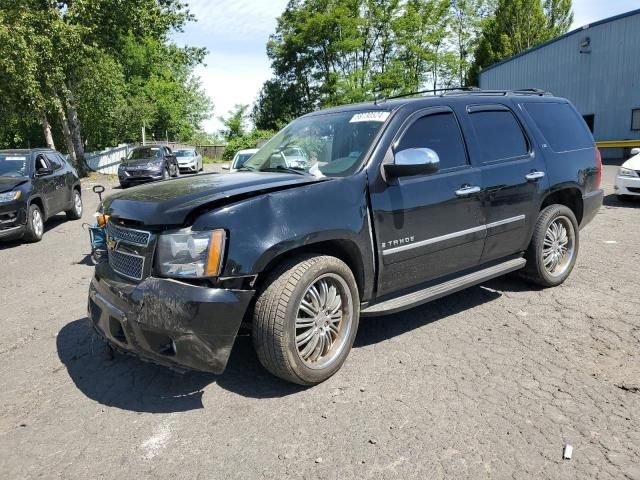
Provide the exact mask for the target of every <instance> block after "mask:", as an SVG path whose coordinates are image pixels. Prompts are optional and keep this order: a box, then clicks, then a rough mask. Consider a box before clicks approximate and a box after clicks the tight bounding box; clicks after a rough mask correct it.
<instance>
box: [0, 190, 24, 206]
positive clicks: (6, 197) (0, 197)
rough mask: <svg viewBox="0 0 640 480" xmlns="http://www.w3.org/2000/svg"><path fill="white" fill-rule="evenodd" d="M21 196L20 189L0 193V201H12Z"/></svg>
mask: <svg viewBox="0 0 640 480" xmlns="http://www.w3.org/2000/svg"><path fill="white" fill-rule="evenodd" d="M21 196H22V192H21V191H20V190H18V191H17V192H6V193H0V203H6V202H13V201H14V200H18V199H19V198H20V197H21Z"/></svg>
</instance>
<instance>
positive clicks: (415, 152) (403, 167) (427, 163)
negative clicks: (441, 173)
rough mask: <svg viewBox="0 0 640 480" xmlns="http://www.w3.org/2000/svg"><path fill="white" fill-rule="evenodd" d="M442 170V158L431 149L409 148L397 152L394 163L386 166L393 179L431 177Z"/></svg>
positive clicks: (387, 172)
mask: <svg viewBox="0 0 640 480" xmlns="http://www.w3.org/2000/svg"><path fill="white" fill-rule="evenodd" d="M439 169H440V157H439V156H438V154H437V153H436V152H435V151H434V150H431V149H430V148H409V149H407V150H402V151H400V152H397V153H396V154H395V157H394V163H388V164H385V165H384V171H385V173H386V174H387V176H389V177H391V178H397V177H410V176H415V175H429V174H432V173H436V172H437V171H438V170H439Z"/></svg>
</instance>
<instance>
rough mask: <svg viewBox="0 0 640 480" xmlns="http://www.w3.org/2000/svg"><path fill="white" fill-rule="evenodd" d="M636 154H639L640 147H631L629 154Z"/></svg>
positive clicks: (633, 155)
mask: <svg viewBox="0 0 640 480" xmlns="http://www.w3.org/2000/svg"><path fill="white" fill-rule="evenodd" d="M636 155H640V148H632V149H631V156H632V157H635V156H636Z"/></svg>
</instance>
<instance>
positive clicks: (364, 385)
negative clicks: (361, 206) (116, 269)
mask: <svg viewBox="0 0 640 480" xmlns="http://www.w3.org/2000/svg"><path fill="white" fill-rule="evenodd" d="M616 168H617V167H614V166H607V167H605V181H604V183H605V187H606V189H607V192H606V193H607V194H608V196H607V198H606V200H605V203H606V205H605V207H603V209H602V210H601V212H600V214H599V215H598V216H597V218H596V219H595V220H594V222H593V223H592V224H591V225H589V226H588V227H587V228H586V229H585V230H584V231H583V232H582V236H581V245H580V254H579V259H578V262H577V264H576V268H575V270H574V272H573V274H572V276H571V277H570V278H569V280H568V281H567V282H566V283H565V284H564V285H562V286H561V287H558V288H555V289H549V290H540V289H537V288H535V287H532V286H531V285H530V284H527V283H525V282H523V281H521V280H519V279H518V278H517V277H514V276H510V277H506V278H501V279H497V280H493V281H491V282H488V283H486V284H484V285H482V286H478V287H474V288H471V289H469V290H466V291H464V292H461V293H458V294H454V295H452V296H450V297H447V298H444V299H441V300H439V301H436V302H433V303H431V304H428V305H425V306H422V307H420V308H416V309H413V310H410V311H407V312H403V313H401V314H396V315H391V316H387V317H381V318H367V319H363V320H362V322H361V324H360V331H359V332H358V337H357V339H356V344H355V347H354V349H353V351H352V352H351V354H350V356H349V358H348V360H347V362H346V364H345V365H344V367H343V368H342V370H341V371H340V372H338V374H337V375H335V376H334V377H333V378H331V379H330V380H329V381H327V382H325V383H323V384H321V385H319V386H317V387H314V388H309V389H304V388H301V387H297V386H293V385H289V384H286V383H283V382H281V381H279V380H277V379H275V378H273V377H271V376H270V375H269V374H268V373H266V372H265V371H264V370H263V369H262V367H261V366H260V365H259V363H258V361H257V358H256V356H255V354H254V353H253V351H252V347H251V339H250V338H249V337H241V338H239V339H238V341H237V343H236V345H235V347H234V351H233V354H232V357H231V360H230V362H229V366H228V369H227V371H226V372H225V373H224V374H223V375H220V376H215V375H206V374H198V373H190V374H186V375H180V374H176V373H173V372H171V371H169V370H167V369H164V368H162V367H157V366H154V365H149V364H146V363H142V362H140V361H138V360H136V359H135V358H131V357H124V356H120V355H117V354H116V355H115V356H114V355H112V354H111V353H110V351H109V350H108V349H107V348H106V347H105V345H104V344H103V343H102V342H101V341H100V340H99V339H98V338H97V336H96V335H95V334H94V333H93V331H92V329H91V328H90V326H89V325H88V323H87V320H86V313H85V310H86V301H87V287H88V283H89V281H90V278H91V275H92V267H91V266H89V265H88V264H87V262H86V254H87V253H88V252H89V247H88V236H87V233H86V231H84V230H83V229H82V228H81V223H82V222H80V221H78V222H67V221H65V219H64V215H61V216H59V217H56V218H55V219H53V220H52V221H50V222H49V223H48V224H47V232H46V233H45V237H44V240H43V241H42V242H41V243H38V244H30V245H29V244H24V245H22V244H16V243H12V244H5V245H2V244H0V272H1V273H2V274H1V275H0V292H2V293H1V295H2V303H1V305H2V307H1V309H0V329H1V331H2V332H3V335H2V337H0V384H1V385H2V388H1V389H0V472H1V473H0V476H1V477H2V478H8V479H17V478H29V479H30V478H62V479H84V478H104V479H111V478H114V479H115V478H122V476H123V475H127V476H128V477H131V478H197V479H205V478H206V479H211V478H243V479H245V478H274V479H275V478H278V479H281V478H307V479H313V478H325V479H348V478H375V479H391V478H401V479H411V478H415V479H438V478H456V479H461V478H473V479H480V478H487V479H489V478H490V479H503V478H511V479H525V478H536V479H541V478H545V479H546V478H548V479H584V478H594V479H621V478H622V479H640V418H639V414H640V349H639V346H640V295H639V294H638V285H640V242H639V239H640V222H639V220H640V202H634V203H631V204H622V203H619V202H618V201H617V200H616V199H615V197H614V196H613V195H611V194H612V193H613V191H612V185H613V178H614V175H615V171H616ZM91 185H92V184H91V183H90V182H87V183H85V185H84V188H85V190H84V192H83V193H84V199H85V206H86V209H85V215H84V220H83V221H85V222H88V221H91V214H92V213H93V211H94V210H95V207H96V205H97V201H96V199H95V196H94V194H93V193H92V192H91V191H90V187H91ZM567 443H568V444H571V445H572V446H573V458H572V459H571V460H562V450H563V447H564V445H565V444H567Z"/></svg>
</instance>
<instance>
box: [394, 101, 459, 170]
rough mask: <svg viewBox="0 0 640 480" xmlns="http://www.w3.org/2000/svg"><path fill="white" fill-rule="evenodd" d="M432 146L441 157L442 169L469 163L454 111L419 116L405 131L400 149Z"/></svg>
mask: <svg viewBox="0 0 640 480" xmlns="http://www.w3.org/2000/svg"><path fill="white" fill-rule="evenodd" d="M408 148H430V149H432V150H435V152H436V153H437V154H438V156H439V157H440V170H446V169H447V168H454V167H460V166H463V165H466V164H467V155H466V152H465V148H464V143H463V140H462V134H461V133H460V127H459V126H458V122H457V120H456V117H455V116H454V115H453V113H436V114H433V115H427V116H426V117H422V118H419V119H418V120H416V121H415V122H414V123H413V125H411V126H410V127H409V128H408V130H407V131H406V132H405V133H404V135H403V137H402V140H400V145H399V146H398V151H402V150H406V149H408Z"/></svg>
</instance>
